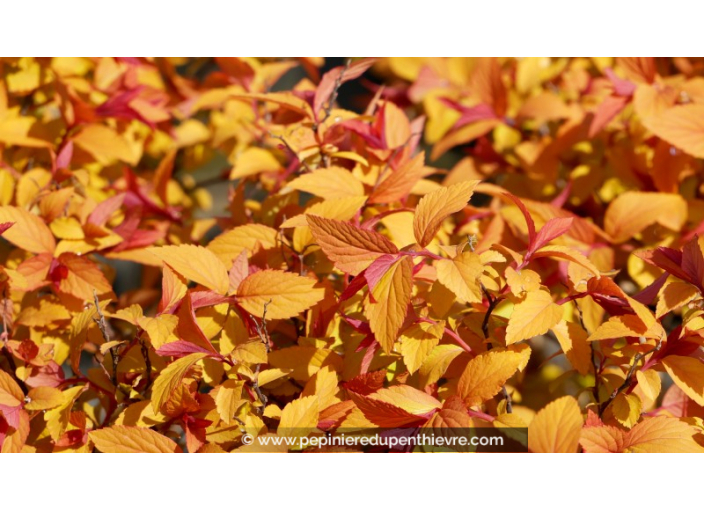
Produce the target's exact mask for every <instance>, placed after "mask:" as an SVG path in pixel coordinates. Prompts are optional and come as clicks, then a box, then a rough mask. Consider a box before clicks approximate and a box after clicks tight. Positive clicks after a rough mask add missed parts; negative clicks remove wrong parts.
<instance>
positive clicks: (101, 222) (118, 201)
mask: <svg viewBox="0 0 704 510" xmlns="http://www.w3.org/2000/svg"><path fill="white" fill-rule="evenodd" d="M124 201H125V194H124V193H118V194H117V195H115V196H112V197H110V198H108V199H105V200H103V201H101V202H100V203H99V204H98V205H97V206H96V207H95V209H93V211H92V212H91V213H90V214H89V215H88V223H92V224H93V225H95V226H97V227H103V226H105V223H107V221H108V220H109V219H110V217H111V216H112V215H113V214H114V213H115V212H117V211H118V210H119V209H120V207H122V203H123V202H124Z"/></svg>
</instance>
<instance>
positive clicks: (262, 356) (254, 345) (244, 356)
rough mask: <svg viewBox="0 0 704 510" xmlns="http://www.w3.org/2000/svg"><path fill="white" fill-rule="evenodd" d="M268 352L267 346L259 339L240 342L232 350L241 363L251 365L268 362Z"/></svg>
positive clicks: (234, 356) (233, 355)
mask: <svg viewBox="0 0 704 510" xmlns="http://www.w3.org/2000/svg"><path fill="white" fill-rule="evenodd" d="M267 316H268V314H267ZM266 354H267V353H266V346H265V345H264V344H263V343H262V342H261V341H259V340H256V341H254V342H247V343H243V344H238V345H236V346H235V348H234V349H233V350H232V357H233V358H234V359H235V360H237V361H238V362H239V363H249V364H250V365H256V364H258V363H266V361H267V356H266Z"/></svg>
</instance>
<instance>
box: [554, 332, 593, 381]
mask: <svg viewBox="0 0 704 510" xmlns="http://www.w3.org/2000/svg"><path fill="white" fill-rule="evenodd" d="M552 332H553V333H555V337H556V338H557V341H558V342H559V343H560V347H562V350H563V352H564V353H565V356H567V359H568V360H569V362H570V363H571V364H572V366H573V367H574V368H575V370H577V372H579V373H580V374H582V375H587V374H588V373H589V372H590V371H591V370H592V353H591V349H590V347H589V343H588V342H587V336H588V335H587V332H586V331H584V329H582V327H581V326H580V325H579V324H576V323H574V322H566V321H560V322H559V323H558V324H556V325H555V326H553V327H552Z"/></svg>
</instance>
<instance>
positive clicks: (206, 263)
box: [148, 244, 229, 295]
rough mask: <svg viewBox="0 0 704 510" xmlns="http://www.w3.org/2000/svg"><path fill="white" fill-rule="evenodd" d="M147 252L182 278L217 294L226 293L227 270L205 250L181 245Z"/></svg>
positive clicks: (200, 247)
mask: <svg viewBox="0 0 704 510" xmlns="http://www.w3.org/2000/svg"><path fill="white" fill-rule="evenodd" d="M148 251H149V252H151V253H153V254H154V255H156V256H157V257H159V258H160V259H161V260H162V261H164V263H166V264H168V265H169V266H170V267H171V269H173V270H174V271H176V272H177V273H178V274H180V275H182V276H183V277H184V278H188V279H189V280H193V281H194V282H196V283H200V284H201V285H204V286H205V287H207V288H209V289H210V290H214V291H215V292H217V293H218V294H223V295H224V294H226V293H227V288H228V286H229V279H228V276H227V268H226V267H225V265H224V264H223V263H222V262H220V259H218V257H217V256H216V255H215V254H214V253H213V252H212V251H210V250H208V249H207V248H204V247H202V246H195V245H192V244H181V245H179V246H163V247H161V248H149V249H148Z"/></svg>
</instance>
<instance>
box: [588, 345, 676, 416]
mask: <svg viewBox="0 0 704 510" xmlns="http://www.w3.org/2000/svg"><path fill="white" fill-rule="evenodd" d="M661 345H662V338H660V339H658V343H657V344H656V345H655V347H653V348H652V349H650V350H649V351H648V352H639V353H638V354H636V355H635V357H634V358H633V363H632V364H631V366H630V368H629V369H628V374H626V379H625V380H624V381H623V384H621V386H619V387H618V388H616V389H615V390H614V391H613V393H611V395H610V396H609V399H608V400H607V401H606V402H604V403H603V404H601V405H600V406H599V417H600V418H601V416H602V415H603V414H604V411H606V409H607V408H608V407H609V406H610V405H611V402H613V401H614V399H615V398H616V397H618V395H619V394H620V393H621V392H622V391H624V390H626V389H627V388H629V387H630V386H631V384H633V381H632V379H633V374H635V372H636V367H637V366H638V363H640V362H641V361H642V360H643V358H645V357H646V356H647V355H649V354H653V353H654V352H656V351H658V350H660V346H661Z"/></svg>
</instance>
